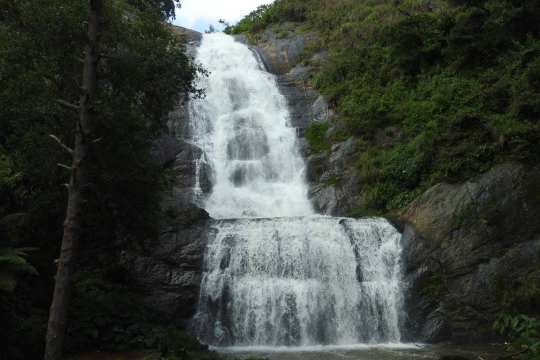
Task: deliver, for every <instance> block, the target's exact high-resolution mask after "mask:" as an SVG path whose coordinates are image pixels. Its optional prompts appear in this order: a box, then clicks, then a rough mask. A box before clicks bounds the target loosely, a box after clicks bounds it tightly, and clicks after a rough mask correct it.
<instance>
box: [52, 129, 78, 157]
mask: <svg viewBox="0 0 540 360" xmlns="http://www.w3.org/2000/svg"><path fill="white" fill-rule="evenodd" d="M49 137H50V138H51V139H53V140H54V141H56V143H57V144H58V145H60V147H61V148H62V149H64V150H66V151H67V152H68V153H70V154H73V149H72V148H70V147H69V146H67V145H66V144H64V143H63V142H62V140H60V138H58V136H56V135H53V134H50V135H49Z"/></svg>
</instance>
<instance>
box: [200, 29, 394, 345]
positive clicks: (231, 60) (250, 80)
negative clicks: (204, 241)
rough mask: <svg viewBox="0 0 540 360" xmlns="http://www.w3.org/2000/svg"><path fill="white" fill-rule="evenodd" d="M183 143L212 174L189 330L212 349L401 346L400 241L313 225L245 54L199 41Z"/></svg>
mask: <svg viewBox="0 0 540 360" xmlns="http://www.w3.org/2000/svg"><path fill="white" fill-rule="evenodd" d="M197 61H198V62H199V63H200V64H202V65H203V66H204V67H205V68H206V69H207V70H208V71H209V72H210V74H209V76H208V77H206V78H203V79H201V80H200V81H201V83H200V84H199V86H200V87H202V88H204V89H206V97H205V98H203V99H195V100H193V101H192V102H191V108H190V119H191V126H192V141H193V142H194V143H195V144H196V145H197V146H199V147H201V148H202V149H203V151H204V153H205V159H206V160H207V161H208V162H209V163H210V165H211V167H212V169H213V173H214V174H213V190H212V193H211V194H210V195H209V196H208V197H207V199H206V200H205V202H204V204H203V205H204V207H205V208H206V210H207V211H208V212H209V213H210V215H211V216H212V217H213V218H214V219H217V220H215V221H214V223H213V228H214V231H215V233H216V235H215V237H213V238H212V239H211V240H210V242H209V244H208V248H207V254H206V260H205V272H204V276H203V280H202V284H201V294H200V300H199V309H198V313H197V315H196V317H195V321H194V322H195V327H196V330H197V332H198V334H199V336H200V337H201V339H202V340H203V341H205V342H207V343H209V344H212V345H219V346H230V345H235V346H256V345H258V346H261V345H262V346H307V345H317V344H328V345H330V344H332V345H342V344H356V343H389V342H393V343H397V342H399V341H400V331H399V319H400V311H401V295H400V294H401V291H400V275H401V271H400V257H401V247H400V234H399V233H398V232H397V231H396V230H395V228H394V227H392V226H391V225H390V224H389V223H388V222H387V221H386V220H384V219H360V220H354V219H346V218H332V217H325V216H318V215H315V214H314V212H313V210H312V207H311V205H310V203H309V200H308V198H307V185H306V184H305V181H304V162H303V160H302V158H301V156H300V154H299V152H298V149H297V147H296V134H295V129H294V128H292V127H290V126H289V124H288V122H289V112H288V109H287V104H286V100H285V98H284V97H283V96H282V95H281V94H280V92H279V89H278V87H277V83H276V80H275V78H274V77H273V76H272V75H270V74H269V73H267V72H266V71H265V70H264V67H263V65H262V63H261V62H260V60H258V58H257V57H256V56H255V54H253V53H252V52H251V50H250V49H249V48H248V47H247V46H245V45H243V44H240V43H238V42H235V41H234V39H233V38H232V37H229V36H227V35H224V34H209V35H205V36H204V38H203V41H202V44H201V46H200V47H199V49H198V54H197Z"/></svg>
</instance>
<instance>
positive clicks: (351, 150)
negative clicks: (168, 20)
mask: <svg viewBox="0 0 540 360" xmlns="http://www.w3.org/2000/svg"><path fill="white" fill-rule="evenodd" d="M356 151H357V150H356V143H355V141H354V139H353V138H349V139H348V140H347V141H344V142H341V143H338V144H335V145H334V146H333V147H332V150H331V153H330V155H326V154H315V155H310V156H309V157H308V158H307V166H308V181H309V184H310V191H309V196H310V199H311V201H312V203H313V206H314V207H315V209H316V210H317V211H318V212H319V213H322V214H327V215H334V216H346V215H348V214H349V213H350V212H351V211H352V210H353V209H354V207H355V206H356V204H357V203H359V202H360V200H361V199H360V198H359V195H358V194H359V192H360V179H359V177H358V174H357V171H356V169H355V168H354V167H353V166H351V164H353V163H354V158H355V156H356V154H357V152H356Z"/></svg>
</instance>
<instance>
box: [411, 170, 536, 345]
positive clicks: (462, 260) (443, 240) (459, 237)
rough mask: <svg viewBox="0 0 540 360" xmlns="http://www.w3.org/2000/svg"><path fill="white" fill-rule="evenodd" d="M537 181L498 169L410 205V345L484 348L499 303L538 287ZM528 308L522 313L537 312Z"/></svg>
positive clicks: (443, 187) (436, 189) (440, 188)
mask: <svg viewBox="0 0 540 360" xmlns="http://www.w3.org/2000/svg"><path fill="white" fill-rule="evenodd" d="M539 179H540V169H539V168H535V169H528V168H526V167H525V166H522V165H519V164H504V165H500V166H497V167H495V168H494V169H492V170H491V171H489V172H487V173H486V174H484V175H482V176H480V177H478V178H476V179H472V180H470V181H468V182H466V183H464V184H461V185H449V184H439V185H436V186H434V187H433V188H431V189H430V190H428V191H427V192H426V193H424V194H423V195H422V196H420V197H419V198H418V199H417V200H416V201H414V202H413V203H412V204H411V205H410V207H409V208H408V209H407V211H406V212H405V214H404V216H403V219H404V220H406V221H407V222H408V224H407V225H406V226H405V227H404V244H405V259H404V260H405V264H406V273H407V278H408V280H409V283H410V284H411V288H410V291H409V293H408V294H407V303H408V314H409V324H408V326H409V334H410V336H411V339H416V340H418V339H421V340H424V341H438V340H444V339H452V340H455V341H479V340H485V339H486V338H489V336H490V333H491V332H490V327H491V324H492V323H493V321H494V319H495V316H496V314H497V313H498V312H500V311H501V310H502V303H503V301H505V299H506V301H508V299H509V298H510V299H511V298H512V296H513V295H515V294H516V293H520V292H521V291H523V290H524V289H523V288H524V287H525V288H528V287H529V288H534V287H535V286H536V287H538V286H540V265H539V264H540V221H538V214H540V181H539ZM519 296H520V298H519V299H516V300H517V301H524V299H523V296H522V295H519ZM536 296H537V295H536ZM526 302H527V301H526V299H525V304H523V305H522V307H521V310H522V311H523V312H526V311H535V310H536V311H538V309H531V308H530V305H531V304H526ZM527 306H529V308H528V309H527V308H525V307H527ZM532 306H533V307H534V306H535V305H532ZM536 306H537V305H536Z"/></svg>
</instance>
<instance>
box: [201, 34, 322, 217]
mask: <svg viewBox="0 0 540 360" xmlns="http://www.w3.org/2000/svg"><path fill="white" fill-rule="evenodd" d="M196 60H197V62H198V63H199V64H201V65H202V66H203V67H204V68H205V69H206V70H207V71H208V72H209V74H208V76H207V77H202V78H201V79H200V80H199V84H198V86H199V87H200V88H202V89H205V91H206V96H205V97H204V98H202V99H194V100H193V101H192V102H191V105H190V119H191V131H192V134H191V137H192V141H193V142H194V143H195V145H197V146H199V147H200V148H201V149H202V150H203V151H204V153H205V159H204V161H207V162H209V163H210V166H211V167H212V169H213V176H214V178H213V181H212V182H213V191H212V193H211V195H210V196H209V197H208V198H207V199H206V202H205V204H204V208H205V209H206V210H207V211H208V212H209V213H210V215H211V216H212V217H213V218H216V219H230V218H253V217H255V218H259V217H288V216H304V215H312V214H313V210H312V207H311V204H310V202H309V200H308V198H307V192H308V188H307V185H306V183H305V180H304V178H305V169H304V168H305V166H304V162H303V159H302V158H301V156H300V154H299V151H298V148H297V144H296V131H295V129H294V128H292V127H291V126H289V111H288V108H287V102H286V99H285V98H284V97H283V95H281V93H280V92H279V89H278V86H277V83H276V79H275V78H274V76H273V75H271V74H269V73H268V72H266V71H265V70H264V65H263V64H262V62H261V61H260V60H259V59H258V57H257V56H255V54H254V53H253V52H252V51H251V50H250V49H249V48H248V47H247V46H245V45H243V44H240V43H238V42H236V41H235V40H234V38H232V37H230V36H228V35H225V34H222V33H214V34H206V35H204V36H203V40H202V43H201V46H200V47H199V49H198V53H197V57H196Z"/></svg>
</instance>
